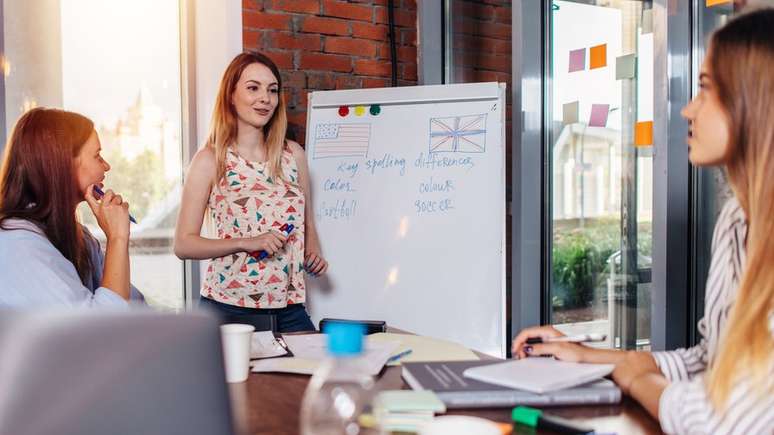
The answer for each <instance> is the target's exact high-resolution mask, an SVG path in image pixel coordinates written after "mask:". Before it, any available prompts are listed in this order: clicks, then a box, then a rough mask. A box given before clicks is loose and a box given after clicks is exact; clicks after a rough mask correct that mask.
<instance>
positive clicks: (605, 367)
mask: <svg viewBox="0 0 774 435" xmlns="http://www.w3.org/2000/svg"><path fill="white" fill-rule="evenodd" d="M613 368H615V366H614V365H613V364H583V363H571V362H564V361H558V360H555V359H553V358H540V357H532V358H524V359H519V360H511V361H507V362H504V363H500V364H491V365H486V366H480V367H472V368H469V369H467V370H465V372H464V373H463V376H465V377H466V378H470V379H475V380H477V381H481V382H488V383H490V384H495V385H503V386H506V387H511V388H516V389H519V390H525V391H530V392H533V393H547V392H550V391H556V390H561V389H564V388H572V387H575V386H577V385H581V384H585V383H588V382H591V381H594V380H597V379H601V378H602V377H604V376H607V375H609V374H610V373H612V372H613Z"/></svg>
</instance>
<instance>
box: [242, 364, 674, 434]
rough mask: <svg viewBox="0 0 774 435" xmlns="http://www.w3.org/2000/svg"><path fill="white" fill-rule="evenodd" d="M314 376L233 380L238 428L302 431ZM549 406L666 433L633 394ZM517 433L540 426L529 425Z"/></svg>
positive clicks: (624, 427)
mask: <svg viewBox="0 0 774 435" xmlns="http://www.w3.org/2000/svg"><path fill="white" fill-rule="evenodd" d="M308 382H309V376H301V375H292V374H280V373H251V374H250V377H249V378H248V379H247V382H242V383H238V384H229V389H230V394H231V406H232V408H233V409H232V410H233V413H234V418H235V422H236V431H237V434H240V435H243V434H273V435H286V434H287V435H297V434H298V433H299V427H300V426H299V414H300V409H301V398H302V396H303V395H304V389H305V388H306V384H307V383H308ZM377 387H378V388H380V389H383V390H395V389H401V388H408V387H407V386H406V385H405V384H404V383H403V380H402V379H401V377H400V367H386V368H385V370H383V371H382V374H381V377H380V378H379V379H378V381H377ZM549 412H551V413H552V414H556V415H559V416H562V417H566V418H572V419H575V420H578V421H582V422H585V423H587V424H588V425H589V426H592V427H594V429H596V431H597V433H600V434H604V433H608V434H612V433H617V434H620V435H638V434H660V433H661V430H660V428H659V425H658V422H657V421H656V420H654V419H653V418H651V417H650V416H649V415H648V413H647V412H646V411H645V410H644V409H643V408H642V407H641V406H640V405H639V404H637V403H636V402H634V401H632V400H631V399H629V398H626V399H625V400H624V401H623V402H622V403H621V404H619V405H605V406H573V407H557V408H550V409H549ZM448 414H462V415H474V416H477V417H484V418H488V419H490V420H493V421H498V422H509V421H510V409H504V408H500V409H475V410H474V409H471V410H452V411H449V412H448ZM514 433H536V432H534V431H532V430H530V429H528V428H523V430H517V431H516V432H514ZM537 433H550V432H537Z"/></svg>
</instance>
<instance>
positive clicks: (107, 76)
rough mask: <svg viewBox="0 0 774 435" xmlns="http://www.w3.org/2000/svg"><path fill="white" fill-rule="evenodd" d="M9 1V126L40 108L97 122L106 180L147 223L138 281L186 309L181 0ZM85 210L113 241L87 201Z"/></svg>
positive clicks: (136, 230)
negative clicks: (178, 230) (180, 252)
mask: <svg viewBox="0 0 774 435" xmlns="http://www.w3.org/2000/svg"><path fill="white" fill-rule="evenodd" d="M4 8H5V11H4V38H5V59H6V65H7V66H6V91H7V92H6V101H5V107H6V131H7V132H10V129H11V128H12V126H13V124H14V123H15V121H16V119H18V117H19V116H20V115H21V114H22V113H23V112H24V111H25V110H28V109H29V108H31V107H35V106H53V107H61V108H64V109H66V110H71V111H75V112H79V113H82V114H84V115H86V116H88V117H89V118H91V119H92V120H93V121H94V124H95V129H96V130H97V132H98V134H99V137H100V140H101V142H102V148H103V157H104V158H105V159H106V160H107V161H108V162H109V163H110V165H111V166H112V169H111V170H110V171H109V172H108V173H107V176H106V180H105V186H106V188H110V189H113V190H115V191H116V192H119V193H120V194H121V195H122V196H123V197H124V198H125V199H126V200H127V201H129V203H130V212H131V213H132V215H133V216H134V217H135V218H136V219H137V221H138V222H139V223H138V225H132V228H131V231H132V238H131V243H130V254H131V277H132V283H133V284H134V285H135V286H136V287H138V288H139V289H140V291H142V293H143V294H144V295H145V297H146V300H147V301H148V303H149V304H151V305H153V306H155V307H158V308H162V309H174V310H176V309H180V308H182V306H183V304H182V301H183V268H182V262H181V261H180V260H178V259H177V257H175V256H174V254H173V253H172V237H173V232H174V225H175V219H176V214H177V206H178V203H179V198H180V186H181V160H182V159H181V150H182V148H181V131H182V130H181V86H180V38H179V33H180V22H179V21H180V20H179V15H180V13H179V2H178V0H161V1H159V0H132V1H131V2H117V1H109V2H106V1H103V0H67V1H61V2H60V1H55V0H51V1H45V2H44V1H39V2H38V1H35V2H27V1H21V0H19V1H5V2H4ZM29 29H35V31H34V32H33V31H29ZM80 213H81V216H82V221H83V222H84V223H85V224H86V225H87V226H88V227H89V229H90V230H91V231H92V233H93V234H94V235H95V236H97V238H99V239H100V240H104V234H103V233H102V231H101V230H100V229H99V227H98V226H97V225H96V222H95V220H94V218H93V215H92V214H91V212H90V211H89V210H88V207H86V205H85V203H84V204H82V206H81V208H80Z"/></svg>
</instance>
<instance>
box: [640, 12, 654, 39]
mask: <svg viewBox="0 0 774 435" xmlns="http://www.w3.org/2000/svg"><path fill="white" fill-rule="evenodd" d="M648 33H653V9H643V10H642V34H643V35H647V34H648Z"/></svg>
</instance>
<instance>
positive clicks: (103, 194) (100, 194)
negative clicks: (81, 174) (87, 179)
mask: <svg viewBox="0 0 774 435" xmlns="http://www.w3.org/2000/svg"><path fill="white" fill-rule="evenodd" d="M92 191H93V192H94V193H96V194H97V195H96V196H95V198H97V199H100V198H102V197H103V196H105V192H103V191H102V189H100V188H99V186H97V185H96V184H95V185H94V189H93V190H92ZM129 222H131V223H134V224H136V223H137V220H135V219H134V217H132V215H131V214H130V215H129Z"/></svg>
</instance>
